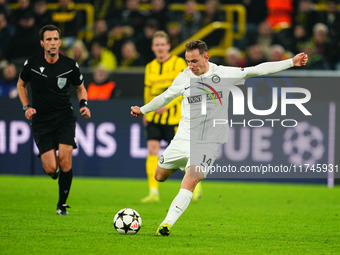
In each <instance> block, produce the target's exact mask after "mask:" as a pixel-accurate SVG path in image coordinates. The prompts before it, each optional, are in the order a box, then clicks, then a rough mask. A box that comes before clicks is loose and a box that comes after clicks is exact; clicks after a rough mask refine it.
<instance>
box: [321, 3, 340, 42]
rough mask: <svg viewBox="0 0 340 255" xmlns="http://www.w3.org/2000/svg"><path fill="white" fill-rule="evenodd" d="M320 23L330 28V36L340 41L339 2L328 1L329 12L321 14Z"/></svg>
mask: <svg viewBox="0 0 340 255" xmlns="http://www.w3.org/2000/svg"><path fill="white" fill-rule="evenodd" d="M319 22H320V23H323V24H325V25H326V26H327V27H328V31H329V36H330V37H331V38H333V39H334V40H337V41H339V39H340V12H339V9H338V6H337V1H335V0H328V2H327V11H326V12H320V14H319Z"/></svg>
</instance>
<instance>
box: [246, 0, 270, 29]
mask: <svg viewBox="0 0 340 255" xmlns="http://www.w3.org/2000/svg"><path fill="white" fill-rule="evenodd" d="M240 2H241V4H243V5H244V7H245V8H246V15H247V16H246V22H247V31H251V30H252V31H254V30H256V28H257V26H258V24H259V23H260V22H263V21H264V20H265V19H266V17H267V15H268V9H267V1H266V0H242V1H240Z"/></svg>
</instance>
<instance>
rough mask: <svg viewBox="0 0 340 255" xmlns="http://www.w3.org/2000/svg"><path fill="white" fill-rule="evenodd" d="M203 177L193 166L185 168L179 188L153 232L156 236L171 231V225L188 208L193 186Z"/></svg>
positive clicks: (167, 233)
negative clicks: (163, 217)
mask: <svg viewBox="0 0 340 255" xmlns="http://www.w3.org/2000/svg"><path fill="white" fill-rule="evenodd" d="M203 179H204V174H203V173H202V172H201V171H197V168H196V167H195V166H190V167H188V168H187V170H186V173H185V175H184V177H183V180H182V184H181V189H180V191H179V192H178V194H177V196H176V197H175V199H174V200H173V201H172V203H171V205H170V208H169V211H168V214H167V215H166V217H165V219H164V221H163V222H162V223H161V224H160V225H159V227H158V229H157V231H156V233H155V235H156V236H161V235H162V236H168V235H169V234H170V233H171V228H172V226H173V225H174V224H175V222H176V221H177V220H178V218H179V217H180V216H181V215H182V214H183V212H184V211H185V210H186V209H187V208H188V206H189V204H190V202H191V199H192V196H193V191H194V189H195V187H196V186H197V184H198V183H199V182H200V181H201V180H203Z"/></svg>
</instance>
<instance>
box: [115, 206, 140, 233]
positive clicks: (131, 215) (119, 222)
mask: <svg viewBox="0 0 340 255" xmlns="http://www.w3.org/2000/svg"><path fill="white" fill-rule="evenodd" d="M113 226H114V227H115V229H116V230H117V232H118V233H119V234H122V235H134V234H136V233H137V232H138V231H139V229H140V227H141V226H142V218H141V217H140V215H139V213H138V212H136V211H135V210H133V209H131V208H124V209H122V210H120V211H119V212H117V214H116V215H115V217H114V218H113Z"/></svg>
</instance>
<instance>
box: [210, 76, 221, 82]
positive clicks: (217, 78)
mask: <svg viewBox="0 0 340 255" xmlns="http://www.w3.org/2000/svg"><path fill="white" fill-rule="evenodd" d="M211 80H212V82H213V83H219V82H220V81H221V78H220V77H219V76H217V75H214V76H213V77H211Z"/></svg>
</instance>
